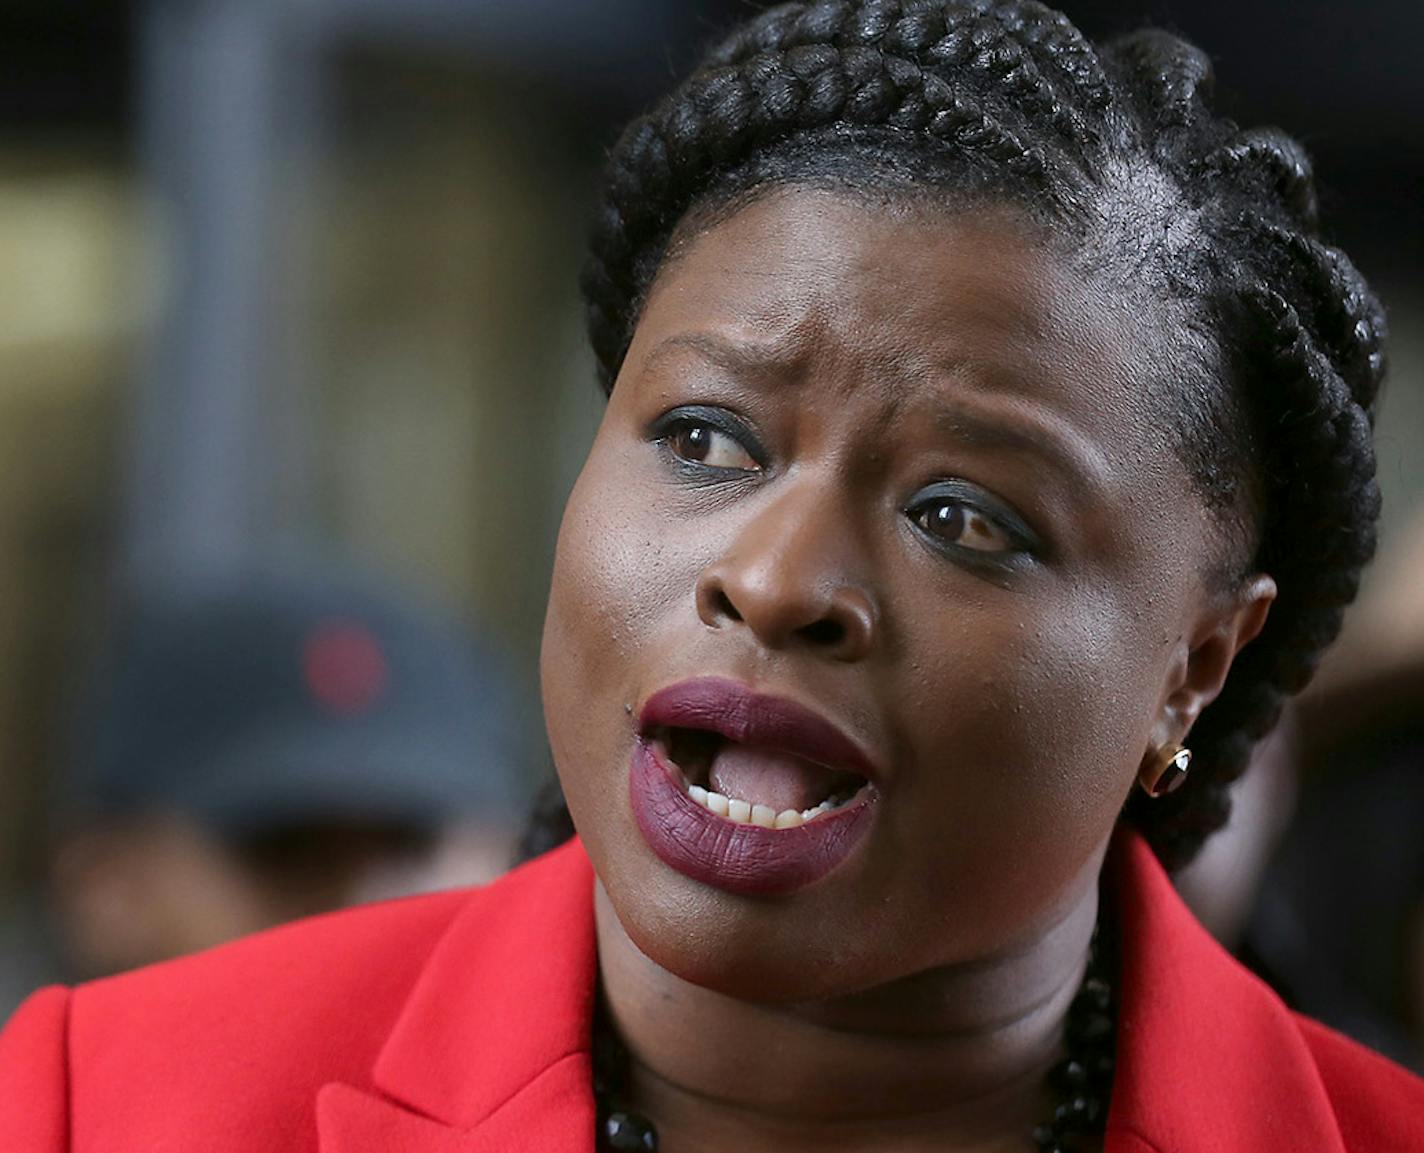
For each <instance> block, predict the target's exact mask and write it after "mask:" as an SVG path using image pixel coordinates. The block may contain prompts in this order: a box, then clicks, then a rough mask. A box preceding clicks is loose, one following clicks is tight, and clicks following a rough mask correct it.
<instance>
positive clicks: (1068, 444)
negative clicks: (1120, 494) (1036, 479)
mask: <svg viewBox="0 0 1424 1153" xmlns="http://www.w3.org/2000/svg"><path fill="white" fill-rule="evenodd" d="M996 399H998V395H997V394H996ZM1007 403H1008V404H1010V405H1011V406H1012V408H1013V409H1014V411H1013V413H1012V415H1009V416H1008V417H1007V419H1005V417H1004V416H1000V415H997V414H996V415H992V416H991V415H988V414H987V413H983V412H977V411H975V409H976V407H978V406H977V405H975V404H973V403H965V402H964V400H963V398H960V397H955V398H953V399H952V400H946V401H945V402H943V404H942V406H941V407H940V409H939V411H938V412H937V413H936V418H935V420H936V425H937V427H938V428H939V429H941V430H942V431H944V432H945V433H946V434H947V435H949V436H952V437H953V438H954V439H955V440H956V441H957V442H959V443H960V444H967V445H971V446H973V447H975V448H985V449H1000V450H1007V451H1010V452H1018V453H1028V454H1030V455H1032V456H1036V457H1038V458H1039V459H1040V460H1042V461H1044V462H1045V463H1046V464H1048V465H1049V466H1050V467H1051V468H1053V469H1054V471H1056V472H1058V473H1060V474H1061V475H1063V476H1065V477H1068V478H1069V479H1071V480H1073V481H1076V482H1083V483H1085V484H1087V485H1088V486H1089V487H1090V488H1092V489H1093V490H1094V491H1095V492H1098V493H1101V492H1102V491H1103V490H1105V489H1106V488H1107V487H1108V483H1109V481H1108V477H1109V466H1108V459H1107V455H1106V454H1105V453H1104V452H1103V451H1102V449H1100V448H1099V447H1098V446H1097V445H1096V444H1094V443H1093V442H1092V441H1091V440H1089V439H1088V438H1087V437H1085V436H1084V435H1083V434H1082V433H1080V432H1079V431H1078V430H1077V429H1076V428H1074V427H1073V425H1072V424H1070V423H1069V422H1068V421H1066V420H1063V419H1062V418H1061V417H1058V416H1057V415H1056V414H1054V413H1051V412H1049V411H1047V410H1045V409H1043V408H1041V407H1040V406H1038V405H1036V404H1033V403H1032V402H1029V401H1026V400H1025V399H1024V398H1021V397H1014V396H1010V397H1009V398H1007Z"/></svg>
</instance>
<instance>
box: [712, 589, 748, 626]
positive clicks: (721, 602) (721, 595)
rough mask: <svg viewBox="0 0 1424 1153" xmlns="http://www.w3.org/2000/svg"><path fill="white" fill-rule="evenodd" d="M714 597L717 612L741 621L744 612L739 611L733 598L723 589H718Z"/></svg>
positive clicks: (732, 619)
mask: <svg viewBox="0 0 1424 1153" xmlns="http://www.w3.org/2000/svg"><path fill="white" fill-rule="evenodd" d="M712 599H713V604H714V605H715V607H716V609H717V612H718V613H719V614H720V615H721V616H724V617H726V618H727V619H728V620H730V621H740V620H741V619H742V614H741V613H739V612H738V611H737V606H736V605H734V604H733V603H732V598H731V597H729V596H728V595H727V594H726V593H725V592H724V591H723V590H722V589H718V590H717V591H716V593H714V594H713V598H712Z"/></svg>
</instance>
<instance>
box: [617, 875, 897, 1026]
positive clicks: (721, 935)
mask: <svg viewBox="0 0 1424 1153" xmlns="http://www.w3.org/2000/svg"><path fill="white" fill-rule="evenodd" d="M629 864H630V866H631V868H630V872H631V873H632V875H633V877H634V878H635V883H634V884H631V885H623V884H620V876H621V870H620V869H618V868H617V867H616V866H615V867H614V868H613V869H612V870H611V871H610V872H607V873H605V872H604V870H603V869H602V868H601V867H600V868H599V873H600V876H602V877H604V889H605V891H606V892H607V893H608V896H609V900H610V902H611V904H612V906H613V910H614V912H615V914H616V915H617V917H618V922H619V924H620V925H621V927H622V929H623V932H624V933H625V934H626V935H627V937H628V939H629V940H630V941H631V942H632V943H633V945H634V946H635V947H636V948H637V949H638V951H639V952H640V953H641V954H642V955H643V956H644V957H646V958H647V959H648V960H649V961H651V962H652V963H653V964H655V965H657V966H658V967H659V968H661V969H664V970H666V971H667V972H669V973H671V974H673V975H674V976H675V977H678V978H679V979H681V980H683V981H687V982H688V983H689V984H693V985H697V986H699V987H701V988H704V989H709V990H712V991H713V992H716V993H721V994H723V995H724V996H727V997H733V998H736V999H737V1000H741V1001H750V1002H757V1003H763V1004H785V1003H788V1002H795V1001H807V1000H818V999H823V998H830V997H838V996H845V995H848V994H851V993H855V992H859V991H861V990H863V989H865V988H867V987H869V986H871V985H874V984H877V983H879V981H881V980H884V979H886V978H887V977H888V976H890V975H889V974H878V973H866V972H863V971H862V969H863V968H864V966H863V965H862V964H861V963H859V961H858V959H857V958H855V957H854V956H852V955H851V954H849V953H847V952H846V951H845V949H844V945H845V940H846V934H845V933H838V932H836V931H835V929H834V928H830V929H828V928H827V927H826V926H825V922H824V918H821V917H813V916H809V915H808V916H807V917H800V916H797V912H798V911H800V910H798V909H797V908H796V906H798V905H800V906H802V908H803V909H805V911H806V912H807V913H808V914H810V912H811V910H810V909H809V908H805V905H804V898H802V899H799V900H798V899H797V898H791V899H790V900H789V901H788V900H771V901H768V900H766V899H762V898H750V897H744V896H739V895H736V894H731V893H724V892H719V891H718V890H715V889H713V888H711V887H709V886H706V885H703V884H700V883H698V882H696V881H692V880H690V879H688V878H685V877H682V876H680V875H679V874H677V873H675V872H673V871H672V870H669V869H667V867H666V866H664V865H663V864H662V863H661V862H659V861H657V860H656V859H654V860H652V861H651V862H637V863H632V862H630V863H629ZM808 923H817V924H819V925H820V931H819V932H817V931H815V930H812V931H807V930H806V928H805V926H806V925H807V924H808ZM843 928H845V929H847V930H848V929H849V927H848V926H845V927H843ZM828 937H829V938H832V939H835V938H839V939H840V941H841V946H840V947H828V940H827V938H828Z"/></svg>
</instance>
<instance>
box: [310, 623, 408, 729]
mask: <svg viewBox="0 0 1424 1153" xmlns="http://www.w3.org/2000/svg"><path fill="white" fill-rule="evenodd" d="M302 673H303V675H304V676H305V678H306V683H307V688H308V689H309V690H310V691H311V694H312V696H314V697H315V698H316V699H317V701H318V702H319V703H320V704H321V705H322V706H323V707H325V708H327V709H329V710H331V711H332V712H334V713H363V712H365V711H366V710H367V709H369V708H370V707H371V706H372V705H374V704H375V703H376V701H377V700H378V699H379V698H380V696H381V694H382V693H383V692H384V691H385V688H386V683H387V681H388V679H389V672H388V670H387V667H386V658H385V656H384V655H383V654H382V653H381V646H380V645H379V644H377V643H376V638H375V637H373V636H372V635H371V633H370V632H369V631H368V630H367V629H366V628H365V627H364V626H362V625H359V624H356V623H354V622H351V621H327V622H325V623H324V624H320V625H318V626H317V627H316V628H315V629H313V630H312V631H311V633H310V634H308V636H307V639H306V643H305V645H304V646H303V649H302Z"/></svg>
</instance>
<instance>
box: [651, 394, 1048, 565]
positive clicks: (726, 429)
mask: <svg viewBox="0 0 1424 1153" xmlns="http://www.w3.org/2000/svg"><path fill="white" fill-rule="evenodd" d="M698 428H702V429H708V430H710V431H711V432H712V433H713V434H714V435H720V436H725V437H727V438H729V439H730V440H731V441H733V442H734V443H735V444H736V445H737V446H738V447H739V448H740V449H741V450H742V451H743V452H745V453H746V454H747V456H748V458H750V459H751V460H752V461H753V462H754V464H755V466H756V467H755V469H751V468H736V467H730V466H726V465H710V464H706V463H703V462H702V461H697V460H692V459H689V458H688V457H686V456H684V455H682V454H681V453H679V452H678V451H677V450H676V449H675V448H674V447H673V446H674V443H675V441H676V438H677V437H678V435H679V434H680V433H685V432H688V431H689V430H692V429H698ZM650 436H651V439H652V440H653V441H654V443H656V444H657V445H658V447H659V448H661V449H662V451H663V453H664V454H665V455H666V457H667V458H668V460H669V461H670V462H671V463H672V464H673V466H674V467H675V468H677V469H678V471H679V472H682V473H683V474H685V475H687V476H689V477H691V478H695V479H699V480H703V481H709V482H716V481H718V480H727V479H736V478H739V477H746V476H748V475H751V474H752V473H753V472H760V471H762V470H764V469H765V468H766V465H767V460H768V457H767V454H766V452H765V451H764V450H763V449H762V447H761V444H760V443H759V442H758V441H757V440H756V438H755V437H754V436H753V435H752V433H751V431H750V430H749V429H748V428H747V427H746V426H745V425H744V424H742V422H741V421H740V420H737V419H736V418H734V417H732V416H731V415H730V414H728V413H726V412H725V411H723V410H721V409H715V408H703V407H701V406H693V407H687V408H677V409H673V410H672V411H671V412H668V413H665V414H664V415H663V416H661V417H660V418H658V420H657V421H656V422H654V424H653V426H652V428H651V429H650ZM944 505H954V506H957V507H958V508H960V509H962V510H964V513H965V514H966V515H967V516H972V517H975V518H979V519H981V520H983V521H985V522H987V523H988V524H989V525H991V526H992V527H993V528H994V529H995V530H996V531H997V532H999V533H1000V534H1001V535H1002V536H1003V537H1004V540H1005V543H1006V547H1005V548H1003V549H998V550H990V549H976V548H973V547H971V546H968V545H962V544H957V543H955V542H953V541H948V540H945V539H944V538H943V537H941V536H939V535H938V534H936V533H935V532H934V531H933V530H932V529H930V528H929V527H927V526H925V525H923V524H922V523H921V522H920V519H919V515H920V514H921V513H923V512H925V511H927V510H929V509H931V508H934V507H937V506H944ZM903 511H904V516H905V517H906V519H907V520H908V521H909V522H910V525H911V527H912V528H913V529H914V530H915V532H916V533H917V534H918V535H919V536H920V538H921V539H922V540H924V541H925V543H926V544H927V545H929V546H930V547H931V548H933V549H935V550H936V551H937V552H939V553H941V554H942V555H949V556H953V557H955V558H959V559H961V560H963V561H965V562H966V563H969V564H972V565H979V566H983V567H989V568H995V569H1000V570H1002V569H1005V568H1014V567H1018V566H1019V565H1020V564H1022V563H1023V562H1024V561H1025V560H1027V559H1030V558H1032V557H1033V556H1035V555H1036V554H1037V552H1038V551H1039V545H1038V541H1037V538H1036V536H1035V534H1034V533H1033V531H1032V530H1031V529H1029V528H1028V526H1027V525H1026V524H1024V522H1023V521H1022V520H1021V519H1020V518H1019V517H1018V516H1017V515H1015V514H1014V513H1013V512H1012V511H1011V510H1009V509H1007V508H1003V507H1001V506H1000V505H999V504H998V502H996V501H992V500H990V499H988V498H987V497H986V495H985V494H983V493H982V492H981V491H980V490H979V489H978V487H977V486H974V485H970V484H969V483H968V482H960V481H941V482H939V483H937V484H935V485H931V486H928V487H927V488H926V489H922V490H921V491H920V492H918V493H916V494H915V497H914V499H913V500H911V502H910V503H909V504H908V505H906V506H905V508H904V510H903Z"/></svg>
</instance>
